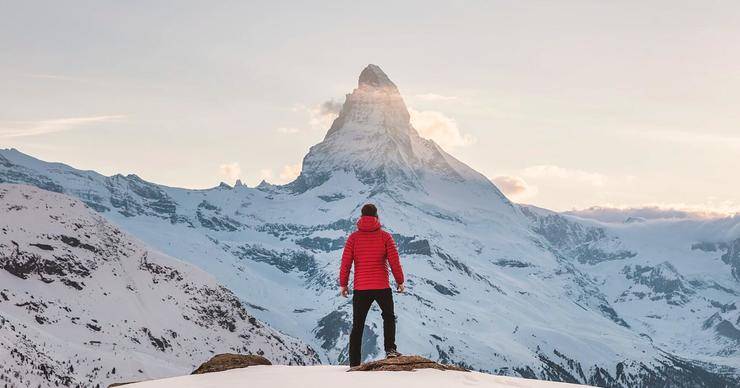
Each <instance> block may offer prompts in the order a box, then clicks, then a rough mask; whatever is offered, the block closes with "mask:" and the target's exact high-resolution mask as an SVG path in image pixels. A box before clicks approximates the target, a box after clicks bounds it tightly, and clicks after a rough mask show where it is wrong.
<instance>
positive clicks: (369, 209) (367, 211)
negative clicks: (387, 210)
mask: <svg viewBox="0 0 740 388" xmlns="http://www.w3.org/2000/svg"><path fill="white" fill-rule="evenodd" d="M362 215H363V216H370V217H377V216H378V208H377V207H375V205H373V204H372V203H366V204H365V205H364V206H363V207H362Z"/></svg>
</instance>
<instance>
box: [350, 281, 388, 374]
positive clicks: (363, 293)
mask: <svg viewBox="0 0 740 388" xmlns="http://www.w3.org/2000/svg"><path fill="white" fill-rule="evenodd" d="M373 302H378V306H380V311H381V316H382V317H383V340H384V343H383V345H384V348H385V351H386V352H388V351H391V350H396V315H395V314H394V313H393V293H392V292H391V289H390V288H386V289H383V290H355V291H353V293H352V333H351V334H350V335H349V365H350V366H356V365H360V361H361V359H362V357H361V354H362V331H363V329H364V328H365V318H367V312H368V311H370V306H372V304H373Z"/></svg>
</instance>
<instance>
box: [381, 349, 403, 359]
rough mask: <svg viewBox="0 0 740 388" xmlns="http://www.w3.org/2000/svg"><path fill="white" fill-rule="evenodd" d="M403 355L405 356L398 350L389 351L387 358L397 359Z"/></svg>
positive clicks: (386, 354)
mask: <svg viewBox="0 0 740 388" xmlns="http://www.w3.org/2000/svg"><path fill="white" fill-rule="evenodd" d="M402 355H403V354H401V353H399V352H398V351H397V350H389V351H387V352H385V358H396V357H400V356H402Z"/></svg>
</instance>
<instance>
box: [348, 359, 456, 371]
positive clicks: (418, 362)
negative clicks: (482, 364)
mask: <svg viewBox="0 0 740 388" xmlns="http://www.w3.org/2000/svg"><path fill="white" fill-rule="evenodd" d="M417 369H438V370H455V371H459V372H467V371H468V370H467V369H465V368H461V367H459V366H455V365H445V364H440V363H438V362H434V361H432V360H430V359H428V358H424V357H421V356H400V357H394V358H386V359H383V360H377V361H371V362H367V363H364V364H362V365H358V366H355V367H352V368H350V369H349V371H348V372H373V371H390V372H399V371H406V372H409V371H413V370H417Z"/></svg>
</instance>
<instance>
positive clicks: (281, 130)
mask: <svg viewBox="0 0 740 388" xmlns="http://www.w3.org/2000/svg"><path fill="white" fill-rule="evenodd" d="M276 131H277V132H278V133H282V134H285V135H290V134H294V133H298V132H300V131H301V130H300V129H298V128H295V127H280V128H278V129H276Z"/></svg>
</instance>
